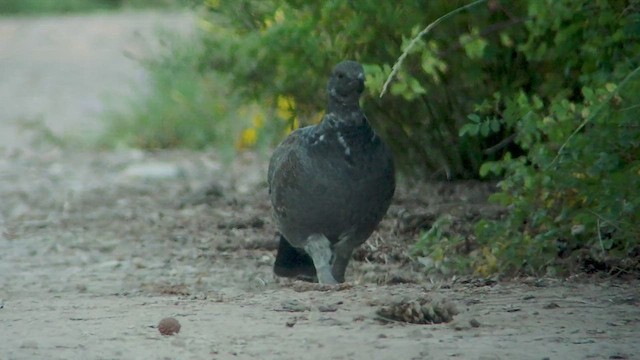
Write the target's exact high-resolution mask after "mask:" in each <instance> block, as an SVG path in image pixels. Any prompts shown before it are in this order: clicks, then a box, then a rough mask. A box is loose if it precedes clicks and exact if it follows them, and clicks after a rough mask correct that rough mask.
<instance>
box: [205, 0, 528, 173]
mask: <svg viewBox="0 0 640 360" xmlns="http://www.w3.org/2000/svg"><path fill="white" fill-rule="evenodd" d="M205 3H206V4H207V6H208V10H209V13H208V15H206V16H205V18H204V19H203V28H204V29H205V30H206V31H207V32H208V35H207V36H206V44H205V48H206V49H207V51H208V53H207V56H206V57H205V58H204V59H205V61H204V63H205V64H206V66H210V67H211V68H214V69H216V70H218V71H221V72H224V73H231V74H232V75H233V84H234V86H235V87H236V88H237V89H238V90H239V91H241V92H242V94H244V96H245V97H247V98H250V99H255V100H258V101H260V102H262V103H263V104H274V103H275V99H277V98H279V97H285V98H287V99H291V100H292V101H291V103H292V104H293V107H294V110H295V116H296V118H297V119H298V120H299V122H300V123H301V124H308V123H311V122H313V121H315V120H316V119H318V118H319V116H318V114H319V113H320V112H321V111H322V109H324V107H325V101H326V98H325V86H326V79H327V77H328V74H329V72H330V71H331V68H332V67H333V66H334V65H335V64H336V63H337V62H339V61H341V60H343V59H356V60H358V61H360V62H361V63H363V64H364V65H365V70H366V72H367V77H368V79H367V88H368V94H367V95H366V96H365V99H364V107H365V111H366V112H367V114H368V116H369V118H370V121H371V122H372V123H373V125H374V127H375V128H376V129H377V130H378V131H379V132H380V133H381V134H382V135H383V137H384V138H385V140H386V141H387V142H388V143H389V144H390V145H391V146H392V148H393V149H394V152H395V155H396V158H397V160H398V162H399V164H400V165H401V166H402V168H403V169H404V170H405V171H406V172H414V173H422V174H430V175H434V174H435V175H436V176H438V175H439V176H440V177H444V176H445V175H446V176H447V177H450V178H452V177H477V170H478V169H479V167H480V165H481V163H482V160H483V158H484V155H483V154H482V152H481V149H482V146H483V144H485V143H488V140H486V139H481V138H472V137H464V138H461V137H459V136H458V131H459V128H460V126H462V125H463V124H465V123H466V121H467V120H466V116H467V114H469V113H470V112H471V111H473V104H474V103H475V102H477V101H480V100H481V99H484V98H486V97H488V96H490V95H491V94H492V91H495V89H500V88H501V86H503V85H504V86H509V85H510V84H509V83H508V81H507V80H506V79H505V77H507V76H508V74H503V75H501V76H500V77H499V78H495V79H494V78H493V77H492V76H490V74H491V73H492V72H500V71H503V70H505V69H508V68H509V64H504V59H509V58H511V56H512V54H513V53H514V50H513V47H504V46H496V47H493V48H491V49H490V50H491V51H490V52H489V50H487V49H486V43H487V40H484V38H482V37H481V31H480V29H485V28H488V29H489V31H488V34H487V36H489V38H490V39H493V38H495V39H498V33H497V30H499V29H502V28H504V27H510V26H515V25H516V24H517V23H518V21H517V20H510V19H509V18H508V16H507V15H506V14H505V13H498V12H496V11H491V10H490V9H488V8H487V7H486V6H484V7H482V6H481V7H476V8H474V9H473V10H474V11H473V12H464V13H461V14H459V16H456V17H454V18H452V19H451V20H450V21H447V22H445V23H443V24H442V25H441V27H440V28H438V31H434V32H433V33H432V36H430V37H429V39H423V40H420V41H419V44H418V46H416V47H415V48H414V49H413V50H412V55H415V56H410V57H409V58H408V59H407V61H406V62H405V64H404V66H403V68H402V70H401V71H400V73H399V74H398V81H397V82H395V83H394V84H393V85H392V86H391V89H390V94H389V95H386V96H384V97H383V98H381V99H380V98H379V95H380V91H381V88H382V84H383V82H384V80H385V78H386V76H387V75H388V74H389V72H390V69H391V66H390V65H391V64H393V63H394V61H395V60H396V58H397V57H398V55H399V53H400V52H401V51H402V49H403V47H404V46H405V45H406V44H407V42H408V40H409V39H410V36H412V35H415V34H416V33H417V32H418V31H419V29H420V28H421V27H424V26H425V25H426V24H428V23H429V22H430V21H432V20H434V19H435V18H437V17H438V16H439V15H441V14H444V13H446V12H447V11H450V10H452V9H455V8H456V6H459V5H462V4H464V2H463V1H405V2H402V3H397V2H380V1H377V0H362V1H341V0H329V1H296V0H265V1H255V0H253V1H252V0H240V1H234V2H231V1H213V0H209V1H206V2H205ZM495 23H497V24H499V26H498V27H496V28H495V29H494V28H491V26H495V25H494V24H495ZM482 34H484V33H482ZM496 42H497V41H496ZM269 99H271V102H269ZM271 122H273V120H271ZM279 140H280V138H277V139H272V142H274V143H275V142H277V141H279Z"/></svg>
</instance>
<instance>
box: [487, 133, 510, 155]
mask: <svg viewBox="0 0 640 360" xmlns="http://www.w3.org/2000/svg"><path fill="white" fill-rule="evenodd" d="M516 136H517V134H516V133H513V134H511V135H509V136H507V137H506V138H504V139H502V140H501V141H500V142H499V143H497V144H495V145H493V146H492V147H490V148H488V149H484V150H482V153H483V154H485V155H491V154H493V153H496V152H498V150H501V149H502V148H504V147H506V146H507V145H509V144H511V143H512V142H513V140H515V139H516Z"/></svg>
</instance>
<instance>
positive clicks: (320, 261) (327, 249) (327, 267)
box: [304, 234, 338, 284]
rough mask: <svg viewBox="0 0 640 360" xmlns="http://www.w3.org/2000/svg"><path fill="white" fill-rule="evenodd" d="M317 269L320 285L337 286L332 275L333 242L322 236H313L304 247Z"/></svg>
mask: <svg viewBox="0 0 640 360" xmlns="http://www.w3.org/2000/svg"><path fill="white" fill-rule="evenodd" d="M304 251H306V253H307V254H309V256H311V259H313V265H314V266H315V267H316V274H317V276H318V282H319V283H320V284H337V283H338V282H337V281H336V279H334V278H333V275H332V274H331V242H330V241H329V239H327V238H326V237H325V236H324V235H322V234H313V235H311V236H309V237H308V238H307V243H306V244H305V246H304Z"/></svg>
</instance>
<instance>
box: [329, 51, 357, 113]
mask: <svg viewBox="0 0 640 360" xmlns="http://www.w3.org/2000/svg"><path fill="white" fill-rule="evenodd" d="M364 80H365V77H364V69H363V68H362V65H360V64H359V63H358V62H356V61H343V62H341V63H339V64H338V65H336V67H334V68H333V72H332V73H331V77H330V78H329V84H328V85H327V92H328V93H329V102H330V103H331V102H338V103H339V104H341V105H352V104H358V100H359V99H360V95H361V94H362V92H363V91H364Z"/></svg>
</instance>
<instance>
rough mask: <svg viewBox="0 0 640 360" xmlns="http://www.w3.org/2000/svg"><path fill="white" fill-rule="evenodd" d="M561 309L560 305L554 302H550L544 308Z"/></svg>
mask: <svg viewBox="0 0 640 360" xmlns="http://www.w3.org/2000/svg"><path fill="white" fill-rule="evenodd" d="M559 307H560V305H558V304H557V303H554V302H550V303H548V304H546V305H545V306H543V308H544V309H557V308H559Z"/></svg>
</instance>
